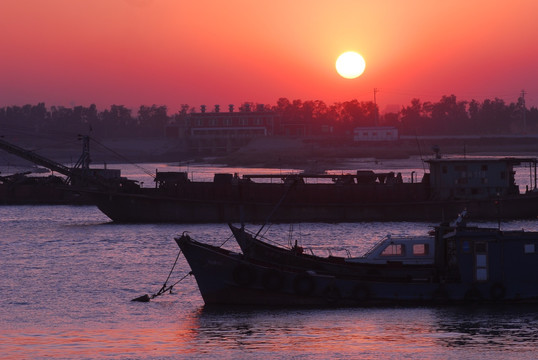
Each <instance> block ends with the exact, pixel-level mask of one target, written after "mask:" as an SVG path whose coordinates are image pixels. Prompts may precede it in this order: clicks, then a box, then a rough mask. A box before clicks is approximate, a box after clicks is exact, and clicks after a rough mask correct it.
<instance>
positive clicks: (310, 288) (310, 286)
mask: <svg viewBox="0 0 538 360" xmlns="http://www.w3.org/2000/svg"><path fill="white" fill-rule="evenodd" d="M293 290H294V291H295V293H297V294H298V295H310V294H312V293H313V292H314V290H316V282H315V281H314V278H313V277H312V275H310V274H308V273H302V274H299V275H297V276H296V277H295V279H293Z"/></svg>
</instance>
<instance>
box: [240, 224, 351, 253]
mask: <svg viewBox="0 0 538 360" xmlns="http://www.w3.org/2000/svg"><path fill="white" fill-rule="evenodd" d="M244 231H245V232H246V233H248V234H249V235H250V236H252V237H255V235H256V234H255V233H254V232H253V231H251V230H247V229H244ZM258 238H259V239H260V240H263V241H264V242H266V243H269V244H272V245H274V246H277V247H280V248H288V249H292V248H293V246H292V245H291V241H290V243H289V244H288V245H287V246H285V245H282V244H281V243H279V242H276V241H273V240H271V239H269V238H267V237H265V236H263V235H258ZM302 249H303V251H305V252H309V253H310V254H311V255H313V256H316V254H315V253H314V250H324V251H326V252H327V253H328V254H329V256H333V251H334V252H336V251H344V252H345V253H346V255H347V257H348V258H351V252H350V251H349V249H346V248H343V247H340V248H335V247H332V248H331V247H315V248H314V247H302Z"/></svg>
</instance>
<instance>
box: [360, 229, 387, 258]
mask: <svg viewBox="0 0 538 360" xmlns="http://www.w3.org/2000/svg"><path fill="white" fill-rule="evenodd" d="M391 238H392V237H391V235H390V234H389V235H386V236H384V237H382V238H381V240H379V241H377V242H376V243H375V244H374V245H373V246H372V247H371V248H370V250H368V251H367V252H365V253H364V255H362V256H361V257H362V258H367V257H368V256H370V255H371V254H372V253H373V252H374V251H375V250H376V249H377V248H378V247H379V246H380V245H381V244H383V243H384V242H385V241H387V240H390V239H391Z"/></svg>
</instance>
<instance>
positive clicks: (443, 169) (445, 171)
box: [441, 165, 448, 174]
mask: <svg viewBox="0 0 538 360" xmlns="http://www.w3.org/2000/svg"><path fill="white" fill-rule="evenodd" d="M441 171H442V172H443V174H446V173H447V172H448V169H447V168H446V165H443V167H442V168H441Z"/></svg>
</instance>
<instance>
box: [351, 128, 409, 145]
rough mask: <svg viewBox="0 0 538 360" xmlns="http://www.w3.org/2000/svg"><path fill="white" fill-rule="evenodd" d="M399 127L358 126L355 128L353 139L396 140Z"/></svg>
mask: <svg viewBox="0 0 538 360" xmlns="http://www.w3.org/2000/svg"><path fill="white" fill-rule="evenodd" d="M398 138H399V137H398V129H397V128H395V127H391V126H373V127H357V128H355V129H353V141H357V142H363V141H396V140H398Z"/></svg>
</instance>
